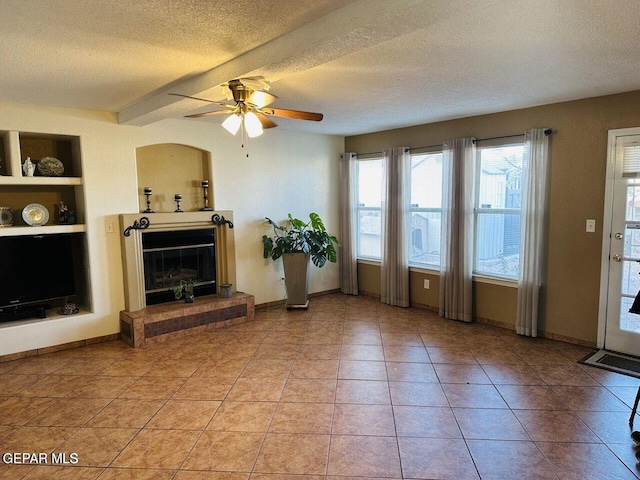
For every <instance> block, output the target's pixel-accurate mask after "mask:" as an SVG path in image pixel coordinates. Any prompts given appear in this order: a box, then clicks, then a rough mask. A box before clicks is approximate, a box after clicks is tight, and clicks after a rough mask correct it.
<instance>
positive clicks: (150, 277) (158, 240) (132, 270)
mask: <svg viewBox="0 0 640 480" xmlns="http://www.w3.org/2000/svg"><path fill="white" fill-rule="evenodd" d="M214 217H215V218H216V219H217V220H219V219H220V218H223V219H225V220H228V222H226V223H225V222H220V221H217V222H216V223H214V222H213V221H212V218H214ZM145 219H146V220H145ZM232 221H233V212H231V211H228V210H227V211H218V212H211V211H209V212H182V213H151V214H144V213H140V214H124V215H120V227H121V232H126V235H125V234H123V235H122V237H121V238H122V250H123V267H124V279H125V305H126V310H127V311H129V312H133V311H137V310H141V309H143V308H145V307H146V306H147V305H154V304H159V303H164V302H172V301H175V296H174V293H173V287H174V286H177V285H179V284H180V280H185V281H189V280H192V281H193V282H194V284H195V288H194V293H195V295H196V297H198V296H204V295H210V294H215V293H216V292H217V290H218V288H217V285H220V284H225V283H228V284H233V285H234V287H236V285H235V283H236V282H235V241H234V230H233V228H231V225H232V223H231V222H232Z"/></svg>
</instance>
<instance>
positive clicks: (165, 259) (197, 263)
mask: <svg viewBox="0 0 640 480" xmlns="http://www.w3.org/2000/svg"><path fill="white" fill-rule="evenodd" d="M142 248H143V262H144V285H145V293H146V300H147V305H154V304H157V303H164V302H170V301H174V300H175V296H174V294H173V288H174V287H176V286H179V285H180V283H181V281H192V282H193V283H194V293H195V295H196V296H200V295H208V294H214V293H216V265H215V245H214V229H212V228H207V229H197V230H180V231H167V232H145V233H144V234H143V236H142Z"/></svg>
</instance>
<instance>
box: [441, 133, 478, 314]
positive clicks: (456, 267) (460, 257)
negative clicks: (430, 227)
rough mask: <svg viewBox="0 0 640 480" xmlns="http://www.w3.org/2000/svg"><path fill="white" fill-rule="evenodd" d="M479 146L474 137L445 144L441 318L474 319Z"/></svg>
mask: <svg viewBox="0 0 640 480" xmlns="http://www.w3.org/2000/svg"><path fill="white" fill-rule="evenodd" d="M475 162H476V145H475V139H473V138H460V139H456V140H450V141H447V142H445V143H444V144H443V167H442V170H443V171H442V176H443V178H442V184H443V187H442V220H441V224H440V225H441V242H440V307H439V310H440V315H441V316H443V317H445V318H451V319H454V320H462V321H465V322H470V321H471V320H472V319H473V312H472V309H473V301H472V300H473V296H472V295H473V294H472V291H473V290H472V288H473V284H472V272H473V224H474V222H473V206H474V191H475Z"/></svg>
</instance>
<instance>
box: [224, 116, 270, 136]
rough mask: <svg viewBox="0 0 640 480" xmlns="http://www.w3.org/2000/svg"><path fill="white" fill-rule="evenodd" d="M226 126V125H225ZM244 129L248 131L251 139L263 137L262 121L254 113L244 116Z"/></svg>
mask: <svg viewBox="0 0 640 480" xmlns="http://www.w3.org/2000/svg"><path fill="white" fill-rule="evenodd" d="M223 126H224V124H223ZM244 128H245V129H246V130H247V135H249V138H254V137H258V136H260V135H262V132H263V130H262V124H261V123H260V120H259V119H258V117H257V116H256V114H255V113H253V112H247V113H246V114H245V116H244Z"/></svg>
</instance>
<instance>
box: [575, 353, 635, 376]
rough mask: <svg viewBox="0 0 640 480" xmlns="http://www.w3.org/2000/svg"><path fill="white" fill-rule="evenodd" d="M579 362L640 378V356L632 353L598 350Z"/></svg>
mask: <svg viewBox="0 0 640 480" xmlns="http://www.w3.org/2000/svg"><path fill="white" fill-rule="evenodd" d="M579 363H583V364H585V365H591V366H592V367H598V368H604V369H605V370H610V371H612V372H617V373H622V374H623V375H629V376H631V377H636V378H640V358H638V357H633V356H631V355H624V354H622V353H616V352H610V351H608V350H598V351H597V352H595V353H590V354H589V355H587V356H586V357H584V358H583V359H581V360H579Z"/></svg>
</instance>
